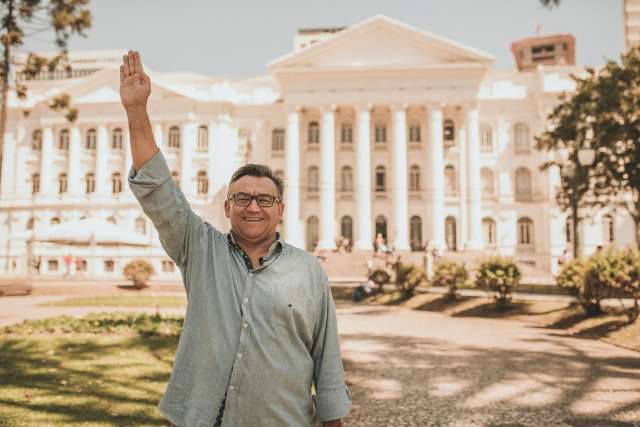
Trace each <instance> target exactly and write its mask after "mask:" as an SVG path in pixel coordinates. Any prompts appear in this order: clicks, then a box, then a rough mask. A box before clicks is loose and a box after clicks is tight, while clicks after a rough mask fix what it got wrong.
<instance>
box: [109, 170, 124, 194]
mask: <svg viewBox="0 0 640 427" xmlns="http://www.w3.org/2000/svg"><path fill="white" fill-rule="evenodd" d="M111 192H112V193H113V194H119V193H122V176H121V175H120V173H118V172H114V173H112V174H111Z"/></svg>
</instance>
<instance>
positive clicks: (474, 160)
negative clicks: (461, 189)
mask: <svg viewBox="0 0 640 427" xmlns="http://www.w3.org/2000/svg"><path fill="white" fill-rule="evenodd" d="M481 185H482V184H481V179H480V121H479V118H478V108H477V107H476V106H473V107H471V108H469V109H468V110H467V188H468V191H469V210H468V212H469V215H468V219H469V221H468V224H469V235H468V237H469V240H468V241H467V246H466V248H467V249H471V250H475V249H481V248H482V211H481V209H480V202H481V197H482V195H481V190H482V186H481Z"/></svg>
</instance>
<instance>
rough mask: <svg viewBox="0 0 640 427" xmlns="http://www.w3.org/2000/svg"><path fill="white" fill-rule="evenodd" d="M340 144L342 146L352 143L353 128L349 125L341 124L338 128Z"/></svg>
mask: <svg viewBox="0 0 640 427" xmlns="http://www.w3.org/2000/svg"><path fill="white" fill-rule="evenodd" d="M340 142H342V143H343V144H351V143H353V126H352V125H351V123H343V124H342V126H341V127H340Z"/></svg>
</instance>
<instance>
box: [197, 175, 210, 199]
mask: <svg viewBox="0 0 640 427" xmlns="http://www.w3.org/2000/svg"><path fill="white" fill-rule="evenodd" d="M196 180H197V183H198V195H199V196H206V195H207V193H208V192H209V178H208V177H207V172H205V171H199V172H198V175H197V178H196Z"/></svg>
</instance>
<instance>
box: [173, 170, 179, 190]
mask: <svg viewBox="0 0 640 427" xmlns="http://www.w3.org/2000/svg"><path fill="white" fill-rule="evenodd" d="M171 178H173V182H175V183H176V185H177V186H178V187H180V175H179V174H178V171H172V172H171Z"/></svg>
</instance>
